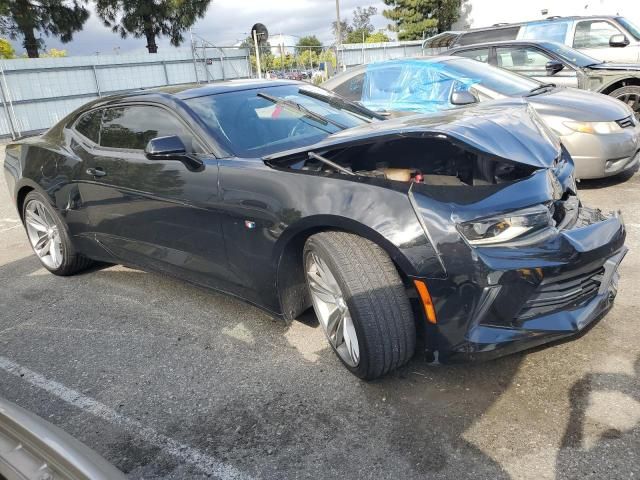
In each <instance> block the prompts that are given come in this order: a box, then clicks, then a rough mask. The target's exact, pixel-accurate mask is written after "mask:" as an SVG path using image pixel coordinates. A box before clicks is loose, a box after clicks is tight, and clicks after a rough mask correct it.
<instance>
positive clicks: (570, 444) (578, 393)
mask: <svg viewBox="0 0 640 480" xmlns="http://www.w3.org/2000/svg"><path fill="white" fill-rule="evenodd" d="M639 387H640V356H638V357H637V358H636V361H635V364H634V366H633V372H632V373H589V374H587V375H585V376H584V377H583V378H581V379H580V380H578V381H577V382H576V383H575V384H574V385H573V386H572V387H571V390H570V392H569V401H570V404H571V410H570V414H569V420H568V422H567V428H566V430H565V433H564V436H563V438H562V444H561V447H560V451H559V453H558V457H557V462H556V475H557V478H558V479H573V478H580V477H581V476H582V473H581V472H584V471H591V472H592V473H593V478H612V465H611V464H610V463H609V462H608V461H607V459H609V458H620V450H621V449H625V448H626V445H630V444H631V445H633V443H634V442H633V441H627V442H625V441H624V437H625V435H636V436H637V437H640V423H638V418H634V416H633V415H632V412H631V408H629V407H630V406H631V405H630V403H629V402H636V403H637V405H636V407H637V410H638V411H637V412H636V415H637V417H640V395H639V394H638V392H639V391H640V388H639ZM598 395H600V397H601V398H600V399H599V400H598V398H597V396H598ZM594 397H595V398H594ZM598 403H600V405H598ZM589 409H592V410H593V413H594V415H595V416H596V418H589V416H588V410H589ZM599 415H600V416H603V417H605V418H604V419H602V420H604V421H603V422H602V424H600V425H598V423H599V422H598V418H597V417H598V416H599ZM605 423H606V424H607V425H609V427H608V428H603V425H604V424H605ZM611 424H614V425H615V426H611ZM598 427H600V428H598ZM588 429H596V430H597V431H598V434H597V436H596V434H595V432H591V434H590V435H587V434H586V430H588ZM589 437H591V438H589ZM594 437H595V438H594ZM587 440H588V441H589V443H591V445H585V443H586V441H587ZM636 447H638V448H636V449H635V451H630V452H629V453H630V455H629V456H627V457H626V458H627V459H628V462H629V463H628V465H627V466H624V465H616V466H615V467H616V468H615V471H616V472H618V473H620V472H622V471H624V470H625V469H626V470H627V475H630V476H631V477H632V476H633V475H634V473H635V474H637V473H638V472H640V444H638V443H636Z"/></svg>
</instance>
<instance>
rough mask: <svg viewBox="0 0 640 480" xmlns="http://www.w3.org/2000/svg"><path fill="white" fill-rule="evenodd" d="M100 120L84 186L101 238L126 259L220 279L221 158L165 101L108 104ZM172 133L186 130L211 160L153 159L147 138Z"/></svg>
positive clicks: (200, 278) (192, 148)
mask: <svg viewBox="0 0 640 480" xmlns="http://www.w3.org/2000/svg"><path fill="white" fill-rule="evenodd" d="M101 125H102V126H101V130H100V138H99V144H98V145H96V146H95V148H94V149H93V150H92V152H91V155H90V160H89V161H88V162H87V169H86V171H85V172H84V174H85V175H86V177H85V178H84V181H83V182H82V184H83V186H82V189H81V196H82V200H83V204H84V207H85V210H86V212H87V216H88V219H89V220H88V221H89V224H90V228H91V230H92V231H93V233H94V235H95V239H96V240H97V241H98V242H99V243H100V244H101V245H103V246H104V247H105V248H106V249H107V250H108V251H110V252H111V253H112V254H113V255H114V256H115V257H116V258H119V259H121V260H122V261H123V262H124V263H132V264H134V265H139V266H142V267H150V268H154V269H157V270H162V271H168V272H169V273H173V274H176V275H179V276H186V277H189V278H190V279H191V280H193V281H196V282H198V283H203V284H207V285H211V286H215V287H218V286H219V284H220V282H221V281H223V280H225V279H228V277H229V272H228V268H227V256H226V253H225V249H224V240H223V237H222V229H221V224H220V214H219V210H218V206H219V205H218V163H217V160H216V159H215V158H212V157H211V156H210V155H207V154H205V153H204V149H203V147H202V143H201V141H200V140H199V139H198V138H197V137H196V136H195V135H194V133H193V132H192V131H191V130H190V128H189V127H188V126H187V125H186V124H185V123H184V122H182V121H181V120H180V119H179V118H178V117H177V116H176V115H174V114H173V113H172V112H171V111H169V110H168V109H165V108H164V107H161V106H159V105H143V104H132V105H122V106H113V107H108V108H105V109H104V110H103V111H102V124H101ZM169 135H177V136H179V137H180V138H181V139H182V141H183V143H184V144H185V147H186V149H187V151H188V152H190V153H192V154H193V155H196V156H198V157H199V158H200V159H202V160H203V162H204V168H201V169H198V170H193V169H192V168H191V167H189V166H188V165H186V164H185V163H183V162H181V161H177V160H149V159H147V157H146V156H145V153H144V148H145V146H146V144H147V143H148V141H149V140H151V139H152V138H156V137H162V136H169Z"/></svg>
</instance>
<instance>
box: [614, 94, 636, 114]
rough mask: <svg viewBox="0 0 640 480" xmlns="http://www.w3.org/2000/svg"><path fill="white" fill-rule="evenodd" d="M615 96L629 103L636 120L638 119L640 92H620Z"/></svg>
mask: <svg viewBox="0 0 640 480" xmlns="http://www.w3.org/2000/svg"><path fill="white" fill-rule="evenodd" d="M615 98H617V99H618V100H620V101H621V102H624V103H626V104H627V105H629V107H631V110H633V113H634V115H635V117H636V120H640V93H621V94H620V95H618V96H616V97H615Z"/></svg>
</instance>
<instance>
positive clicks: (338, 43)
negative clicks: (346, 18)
mask: <svg viewBox="0 0 640 480" xmlns="http://www.w3.org/2000/svg"><path fill="white" fill-rule="evenodd" d="M336 19H337V20H338V21H337V23H336V33H337V34H338V38H337V39H336V65H338V67H340V47H341V46H342V20H340V0H336Z"/></svg>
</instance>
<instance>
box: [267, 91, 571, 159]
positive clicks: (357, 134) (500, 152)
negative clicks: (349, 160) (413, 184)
mask: <svg viewBox="0 0 640 480" xmlns="http://www.w3.org/2000/svg"><path fill="white" fill-rule="evenodd" d="M403 136H407V137H409V136H412V137H415V136H444V137H449V138H451V139H453V140H454V141H458V142H462V143H464V144H466V145H467V146H468V147H470V148H472V149H475V150H477V151H479V152H481V153H485V154H488V155H490V156H494V157H499V158H500V159H502V160H506V161H510V162H516V163H522V164H526V165H531V166H534V167H538V168H547V167H551V166H553V165H554V162H555V161H556V159H557V158H558V156H559V155H560V141H559V140H558V138H557V137H556V136H555V135H554V134H553V133H552V132H551V131H550V130H549V129H548V127H546V126H545V125H544V123H543V122H542V121H541V120H540V118H539V116H538V114H537V113H536V112H535V111H534V110H533V109H532V108H531V107H530V106H529V105H528V104H527V103H526V102H525V101H523V100H513V99H509V100H496V101H490V102H485V103H481V104H479V105H476V106H474V107H470V108H458V109H454V110H448V111H444V112H438V113H433V114H417V115H411V116H408V117H400V118H394V119H391V120H385V121H381V122H376V123H371V124H367V125H363V126H359V127H355V128H350V129H347V130H343V131H341V132H338V133H334V134H333V135H329V136H328V137H326V138H325V139H324V140H322V141H320V142H318V143H316V144H314V145H310V146H308V147H303V148H297V149H293V150H287V151H284V152H279V153H277V154H273V155H270V156H268V157H265V158H264V160H265V161H267V162H273V161H276V160H285V159H287V158H289V157H295V156H298V155H300V153H304V152H306V151H322V150H327V149H330V148H331V149H332V148H336V147H347V146H351V145H354V144H364V143H369V142H371V141H384V140H385V139H387V138H389V139H393V138H398V137H403Z"/></svg>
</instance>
